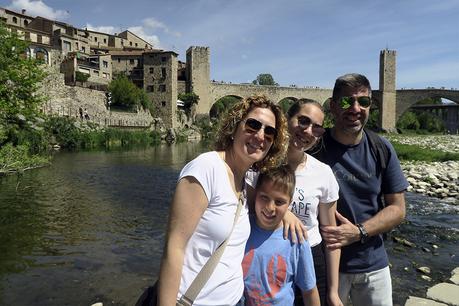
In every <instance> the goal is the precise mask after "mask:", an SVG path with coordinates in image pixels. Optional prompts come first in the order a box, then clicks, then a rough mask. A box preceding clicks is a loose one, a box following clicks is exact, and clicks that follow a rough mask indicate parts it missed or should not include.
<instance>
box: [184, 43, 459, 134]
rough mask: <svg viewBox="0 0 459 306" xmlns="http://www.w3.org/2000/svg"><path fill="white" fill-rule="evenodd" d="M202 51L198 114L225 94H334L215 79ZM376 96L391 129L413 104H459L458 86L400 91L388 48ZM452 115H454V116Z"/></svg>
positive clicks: (383, 123) (321, 98)
mask: <svg viewBox="0 0 459 306" xmlns="http://www.w3.org/2000/svg"><path fill="white" fill-rule="evenodd" d="M199 50H201V49H199ZM199 50H198V51H199ZM201 51H202V52H204V53H203V54H200V55H201V56H202V57H204V58H206V61H204V62H205V63H206V65H204V66H203V68H202V71H201V72H202V74H200V75H198V74H195V75H196V77H195V78H194V79H193V80H192V86H191V87H192V88H191V89H192V90H193V91H194V92H195V93H196V94H198V95H199V97H200V100H199V104H198V106H197V114H205V115H208V114H209V111H210V109H211V107H212V106H213V104H214V103H215V102H217V101H218V100H219V99H220V98H222V97H225V96H234V97H240V98H245V97H248V96H251V95H254V94H263V95H265V96H267V97H268V98H269V99H271V100H272V101H274V102H276V103H279V102H280V101H281V100H282V99H285V98H289V99H292V100H296V99H300V98H309V99H314V100H316V101H318V102H320V103H322V104H323V103H324V102H325V101H326V100H327V99H328V98H330V97H331V96H332V89H326V88H317V87H293V86H290V87H282V86H263V85H253V84H231V83H219V82H211V81H210V80H209V61H208V56H209V54H208V52H209V51H208V49H203V50H201ZM201 51H200V52H201ZM195 62H196V61H195ZM201 62H203V61H201ZM202 75H206V77H205V78H203V77H202ZM198 76H200V77H198ZM375 86H376V84H373V87H375ZM372 97H373V98H374V101H375V103H374V104H375V105H376V106H377V107H378V108H379V111H380V118H379V126H380V127H381V128H382V129H383V130H385V131H388V132H392V131H395V126H396V122H397V120H398V119H399V118H400V116H402V114H403V113H404V112H406V111H407V110H408V109H409V108H410V107H411V106H412V105H414V104H416V103H417V102H419V101H421V100H424V99H426V98H444V99H448V100H451V101H454V102H455V103H457V104H459V90H457V89H445V88H441V89H436V88H427V89H398V90H397V89H396V51H394V50H388V49H386V50H382V51H381V52H380V66H379V90H373V92H372ZM456 110H457V108H456ZM447 111H448V112H450V111H454V108H448V110H447ZM450 118H453V117H451V116H450ZM454 118H455V117H454Z"/></svg>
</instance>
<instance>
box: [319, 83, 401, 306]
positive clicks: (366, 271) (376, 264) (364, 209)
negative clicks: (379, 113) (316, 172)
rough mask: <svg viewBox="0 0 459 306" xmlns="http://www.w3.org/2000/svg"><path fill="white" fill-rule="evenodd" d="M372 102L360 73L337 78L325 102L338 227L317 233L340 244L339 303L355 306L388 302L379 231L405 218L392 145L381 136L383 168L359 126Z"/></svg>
mask: <svg viewBox="0 0 459 306" xmlns="http://www.w3.org/2000/svg"><path fill="white" fill-rule="evenodd" d="M371 103H372V100H371V86H370V82H369V81H368V79H367V78H366V77H365V76H363V75H360V74H346V75H343V76H341V77H339V78H338V79H337V80H336V83H335V87H334V88H333V97H332V99H331V101H330V110H331V113H332V115H333V117H334V120H335V126H334V127H333V128H332V129H330V130H329V131H327V133H326V134H325V135H324V139H323V140H324V145H325V148H324V149H325V152H326V154H325V155H324V156H325V157H324V158H323V159H324V161H325V162H326V163H328V164H329V165H330V167H331V168H332V169H333V172H334V174H335V176H336V179H337V180H338V184H339V188H340V190H339V200H338V212H337V214H336V217H337V220H338V224H339V225H338V226H324V227H322V228H321V230H322V237H323V238H324V239H325V241H326V245H327V247H328V248H331V249H335V248H341V262H340V275H339V295H340V298H341V300H342V301H343V303H348V301H349V299H350V300H351V301H352V304H353V305H354V306H368V305H392V283H391V277H390V270H389V261H388V258H387V253H386V250H385V248H384V242H383V237H382V234H383V233H385V232H388V231H390V230H391V229H393V228H394V227H396V226H397V225H399V224H400V223H401V222H402V220H403V219H404V217H405V190H406V188H407V187H408V182H407V180H406V178H405V176H404V175H403V172H402V170H401V167H400V162H399V160H398V158H397V155H396V153H395V151H394V148H393V147H392V145H391V144H390V143H389V142H388V141H387V140H386V139H384V138H381V139H380V140H381V141H380V143H381V144H382V145H384V146H385V147H386V148H387V154H386V155H388V156H387V161H386V162H387V164H386V167H385V169H382V166H381V163H380V162H378V154H375V152H373V151H374V150H373V151H372V147H371V143H369V140H368V138H369V137H368V136H367V132H365V131H364V129H363V128H364V126H365V124H366V123H367V121H368V117H369V113H370V106H371ZM377 137H379V136H377ZM379 158H381V157H379ZM382 201H384V202H382ZM383 203H384V204H383Z"/></svg>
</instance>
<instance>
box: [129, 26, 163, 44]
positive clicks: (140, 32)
mask: <svg viewBox="0 0 459 306" xmlns="http://www.w3.org/2000/svg"><path fill="white" fill-rule="evenodd" d="M128 30H129V31H131V32H132V33H134V34H135V35H137V36H139V37H141V38H142V39H144V40H146V41H148V42H149V43H151V44H152V45H153V48H159V49H161V48H162V47H161V43H160V41H159V38H158V36H156V35H150V34H147V32H146V31H145V28H144V27H142V26H134V27H129V28H128Z"/></svg>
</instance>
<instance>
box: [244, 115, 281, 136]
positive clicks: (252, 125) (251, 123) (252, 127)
mask: <svg viewBox="0 0 459 306" xmlns="http://www.w3.org/2000/svg"><path fill="white" fill-rule="evenodd" d="M243 122H244V128H245V130H246V131H247V132H249V133H251V134H255V133H257V132H258V131H259V130H260V129H263V130H264V134H265V137H266V138H267V139H268V140H269V141H271V142H273V141H274V138H276V136H277V130H276V129H275V128H273V127H272V126H269V125H264V124H263V123H261V122H260V121H258V120H257V119H254V118H247V119H245V120H244V121H243Z"/></svg>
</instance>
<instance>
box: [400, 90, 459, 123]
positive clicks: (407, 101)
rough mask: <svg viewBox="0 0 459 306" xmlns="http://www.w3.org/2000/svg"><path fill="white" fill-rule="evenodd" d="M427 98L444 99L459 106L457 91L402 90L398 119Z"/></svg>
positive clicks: (458, 91)
mask: <svg viewBox="0 0 459 306" xmlns="http://www.w3.org/2000/svg"><path fill="white" fill-rule="evenodd" d="M426 98H444V99H448V100H451V101H453V102H456V103H457V104H459V90H457V89H401V90H397V99H396V101H397V102H396V103H397V118H399V117H400V116H401V115H402V114H403V113H404V112H406V111H407V110H408V109H409V108H410V107H411V106H412V105H413V104H415V103H416V102H419V101H421V100H424V99H426Z"/></svg>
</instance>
